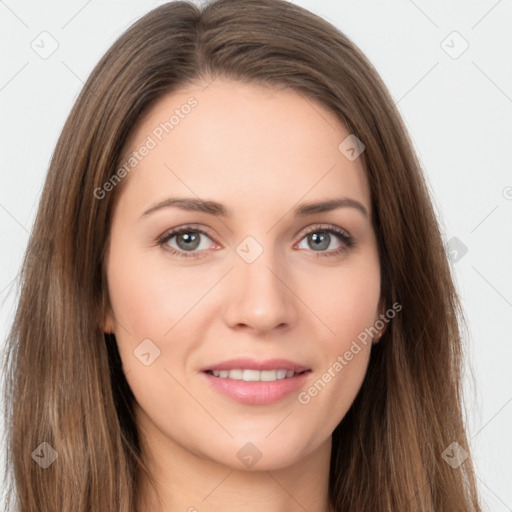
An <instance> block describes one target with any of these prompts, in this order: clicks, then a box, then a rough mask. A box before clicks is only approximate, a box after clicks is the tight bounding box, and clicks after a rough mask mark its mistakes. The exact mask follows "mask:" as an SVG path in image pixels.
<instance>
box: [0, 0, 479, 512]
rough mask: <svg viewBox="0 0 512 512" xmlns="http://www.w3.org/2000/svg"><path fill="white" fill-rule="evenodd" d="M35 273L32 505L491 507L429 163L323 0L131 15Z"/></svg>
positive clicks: (80, 125) (69, 132)
mask: <svg viewBox="0 0 512 512" xmlns="http://www.w3.org/2000/svg"><path fill="white" fill-rule="evenodd" d="M21 284H22V289H21V297H20V301H19V305H18V309H17V313H16V317H15V321H14V324H13V327H12V331H11V334H10V338H9V346H8V352H7V354H8V359H7V361H6V363H7V370H8V371H7V372H6V396H7V399H8V401H9V404H10V410H9V411H8V413H9V414H8V423H7V429H8V452H7V454H8V459H7V463H8V468H9V470H10V471H11V476H12V487H13V493H12V494H13V500H14V501H15V504H16V506H17V508H16V509H15V510H19V511H20V512H28V511H35V510H41V509H45V510H48V511H53V510H55V511H57V510H58V511H68V510H69V511H71V510H72V511H85V510H102V511H131V510H133V511H135V510H137V511H146V510H152V511H153V510H155V511H164V510H189V511H193V510H198V511H203V510H223V511H229V510H234V509H236V510H265V511H269V512H274V511H283V510H286V511H291V510H311V511H313V510H318V511H322V512H324V511H357V510H373V511H391V510H392V511H398V510H400V511H418V510H422V511H435V512H438V511H450V512H453V511H454V510H461V511H462V510H463V511H479V510H481V508H480V505H479V500H478V496H477V491H476V485H475V476H474V473H473V468H472V463H471V457H470V456H469V453H468V451H469V450H468V446H467V439H466V434H465V429H464V424H463V420H462V411H461V382H460V367H461V362H462V361H461V353H462V349H461V340H460V334H459V324H458V318H459V317H460V313H461V312H460V306H459V303H458V299H457V295H456V292H455V289H454V286H453V282H452V278H451V275H450V271H449V265H448V263H447V259H446V255H445V252H444V249H443V244H442V239H441V235H440V232H439V228H438V225H437V221H436V217H435V214H434V211H433V208H432V205H431V202H430V199H429V196H428V192H427V187H426V186H425V182H424V179H423V176H422V173H421V169H420V165H419V163H418V161H417V159H416V156H415V155H414V152H413V150H412V146H411V143H410V141H409V138H408V136H407V133H406V130H405V127H404V125H403V123H402V121H401V119H400V116H399V114H398V112H397V110H396V107H395V106H394V104H393V102H392V99H391V97H390V95H389V93H388V92H387V90H386V88H385V86H384V85H383V83H382V81H381V79H380V78H379V76H378V74H377V72H376V71H375V69H374V68H373V67H372V66H371V64H370V63H369V62H368V61H367V59H366V58H365V57H364V56H363V55H362V54H361V52H360V51H359V50H358V49H357V48H356V47H355V46H354V44H353V43H352V42H350V41H349V40H348V39H347V38H346V37H345V36H344V35H343V34H341V33H340V32H339V31H338V30H337V29H335V28H334V27H333V26H332V25H330V24H328V23H327V22H326V21H324V20H322V19H320V18H318V17H316V16H314V15H313V14H311V13H309V12H307V11H305V10H304V9H301V8H299V7H297V6H294V5H293V4H291V3H288V2H284V1H280V0H277V1H276V0H272V1H271V0H249V1H234V0H218V1H215V2H212V3H210V4H207V5H205V6H204V7H202V8H198V7H195V6H194V5H192V4H190V3H186V2H172V3H168V4H165V5H163V6H161V7H158V8H157V9H155V10H153V11H151V12H150V13H149V14H147V15H146V16H144V17H143V18H142V19H141V20H139V21H138V22H137V23H135V24H134V25H133V26H132V27H131V28H130V29H128V30H127V32H126V33H125V34H123V35H122V36H121V37H120V38H119V40H118V41H116V43H115V44H114V45H113V46H112V48H111V49H110V50H109V51H108V52H107V53H106V55H105V56H104V57H103V58H102V59H101V61H100V62H99V63H98V65H97V66H96V68H95V69H94V70H93V72H92V74H91V76H90V78H89V79H88V81H87V83H86V84H85V86H84V89H83V91H82V92H81V94H80V96H79V98H78V99H77V101H76V104H75V106H74V108H73V110H72V112H71V114H70V116H69V118H68V120H67V122H66V125H65V127H64V129H63V131H62V134H61V137H60V139H59V141H58V144H57V147H56V149H55V153H54V156H53V159H52V162H51V165H50V169H49V173H48V177H47V180H46V184H45V188H44V191H43V195H42V198H41V203H40V207H39V211H38V215H37V219H36V222H35V226H34V229H33V231H32V236H31V239H30V241H29V245H28V248H27V253H26V257H25V261H24V266H23V273H22V282H21Z"/></svg>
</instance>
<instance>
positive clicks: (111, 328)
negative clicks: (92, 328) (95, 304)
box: [100, 311, 115, 334]
mask: <svg viewBox="0 0 512 512" xmlns="http://www.w3.org/2000/svg"><path fill="white" fill-rule="evenodd" d="M100 328H101V330H102V331H103V332H104V333H107V334H111V333H114V332H115V322H114V317H113V315H112V313H111V312H110V311H109V312H107V313H106V315H105V318H104V319H103V321H102V322H100Z"/></svg>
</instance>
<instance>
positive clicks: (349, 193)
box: [104, 79, 382, 512]
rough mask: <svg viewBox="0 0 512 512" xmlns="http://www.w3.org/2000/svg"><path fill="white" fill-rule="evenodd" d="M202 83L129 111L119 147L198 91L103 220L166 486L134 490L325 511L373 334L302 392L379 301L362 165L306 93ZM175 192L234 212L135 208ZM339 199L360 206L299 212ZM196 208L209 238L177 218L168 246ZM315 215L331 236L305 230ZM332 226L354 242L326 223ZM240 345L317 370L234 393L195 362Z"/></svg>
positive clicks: (149, 438) (119, 312) (212, 504)
mask: <svg viewBox="0 0 512 512" xmlns="http://www.w3.org/2000/svg"><path fill="white" fill-rule="evenodd" d="M205 85H206V84H197V85H194V86H192V85H190V86H187V87H186V88H183V89H181V90H179V91H177V92H174V93H173V94H171V95H167V96H165V97H163V98H161V99H160V100H159V101H158V102H157V103H156V104H155V105H154V106H153V108H152V109H151V110H150V111H149V112H148V113H147V114H146V115H145V117H144V118H143V119H142V121H141V122H140V123H139V124H138V125H137V126H136V127H134V133H133V136H132V138H130V144H129V146H130V147H129V148H128V150H127V153H131V152H132V151H134V150H136V149H137V148H140V147H141V146H142V145H143V144H144V143H145V141H146V140H147V137H148V135H151V134H152V132H153V130H154V129H155V127H157V126H159V124H160V123H162V122H164V121H166V120H168V119H169V116H170V114H171V113H172V112H173V111H174V110H175V109H177V108H178V109H179V108H180V106H182V105H184V104H186V103H187V100H188V98H190V97H191V96H194V97H195V98H196V99H197V101H198V104H197V106H196V107H195V108H193V109H192V110H191V111H190V113H189V114H188V115H186V116H184V117H183V118H181V119H180V120H179V124H177V125H176V126H175V127H174V129H173V130H172V131H171V132H170V133H168V134H166V135H165V136H164V137H163V138H162V140H161V141H158V144H157V145H156V147H154V148H153V149H151V151H149V153H148V154H147V155H146V156H145V157H144V158H143V159H142V161H141V162H140V163H139V164H138V165H137V166H136V167H135V168H134V169H133V170H132V171H131V173H130V174H129V176H128V177H126V178H125V180H126V182H125V183H123V187H124V188H123V189H122V193H121V194H120V197H119V198H118V200H119V201H118V203H117V207H116V209H115V211H114V216H113V223H112V228H111V239H110V243H109V247H108V257H107V276H108V288H109V296H110V302H111V305H112V310H111V311H110V312H109V314H108V316H107V319H106V322H105V325H104V328H105V330H106V331H110V332H114V333H115V336H116V339H117V343H118V346H119V352H120V355H121V359H122V362H123V369H124V372H125V374H126V378H127V381H128V383H129V385H130V387H131V389H132V391H133V393H134V395H135V398H136V418H137V423H138V427H139V430H140V432H141V442H142V447H143V453H144V458H145V460H146V462H147V464H148V466H149V467H150V469H151V472H152V474H153V475H154V477H155V478H156V480H157V483H158V489H157V491H154V490H153V489H152V488H150V487H149V486H148V485H146V482H144V481H143V482H142V483H141V486H140V493H139V503H140V504H147V507H146V508H144V507H143V506H142V505H141V510H143V511H145V510H156V511H161V512H170V511H189V512H193V511H194V510H197V511H198V512H206V511H218V510H222V511H225V512H230V511H235V510H236V511H237V512H241V511H247V512H248V511H254V510H264V511H266V512H295V511H304V510H307V511H309V512H314V511H315V512H316V511H318V512H327V511H329V509H330V508H329V503H328V478H329V460H330V450H331V434H332V431H333V430H334V428H335V427H336V426H337V425H338V423H339V422H340V421H341V419H342V418H343V417H344V415H345V414H346V412H347V410H348V409H349V407H350V405H351V404H352V402H353V400H354V398H355V397H356V395H357V393H358V391H359V389H360V386H361V384H362V381H363V378H364V375H365V373H366V369H367V365H368V360H369V355H370V351H371V342H370V343H368V344H366V345H362V348H361V350H360V351H359V352H358V353H357V354H356V355H354V357H353V359H351V361H350V362H349V363H348V364H346V366H344V367H343V369H342V371H340V372H337V373H334V375H335V376H332V374H331V377H332V378H331V379H330V381H329V382H328V383H327V384H326V385H325V387H324V388H323V389H322V390H321V391H320V392H318V393H317V394H316V395H315V396H312V397H311V396H310V401H309V402H308V403H307V404H305V403H301V402H300V401H299V400H298V395H299V392H304V391H307V390H308V389H309V388H311V386H313V384H314V383H315V382H316V381H318V379H321V378H322V375H323V374H324V373H325V372H326V371H327V369H328V368H330V367H331V368H332V366H333V363H335V361H336V360H337V358H338V356H339V355H340V354H344V353H345V352H346V351H347V350H348V349H349V347H350V345H351V343H352V341H353V340H354V339H356V337H357V335H358V334H359V333H361V332H362V331H363V330H364V329H365V328H367V327H368V326H371V325H373V324H374V323H375V321H376V320H377V319H378V318H379V314H380V313H381V312H382V310H380V309H379V298H380V268H379V259H378V252H377V242H376V237H375V233H374V230H373V227H372V224H371V220H370V219H371V199H370V192H369V187H368V183H367V181H366V180H367V179H366V175H365V172H364V169H363V164H362V161H361V158H357V159H356V160H354V161H350V160H349V159H347V158H346V157H345V156H344V155H343V154H342V153H341V152H340V151H339V150H338V145H339V144H340V142H341V141H343V140H344V139H345V138H346V137H347V136H348V135H349V132H348V131H347V129H346V127H345V126H344V125H343V124H342V123H341V122H340V121H339V120H338V119H337V118H336V117H335V115H334V114H333V113H331V112H330V111H328V110H326V109H325V108H324V107H322V106H321V105H319V104H318V103H315V102H314V101H312V100H310V99H306V98H305V97H304V96H302V95H300V94H298V93H297V92H294V91H291V90H289V89H287V90H277V89H269V88H264V87H262V86H261V85H255V84H250V85H248V84H241V83H237V82H232V81H227V80H224V79H216V80H214V81H213V82H212V83H211V84H210V85H209V86H208V87H206V88H205ZM153 138H155V137H153ZM171 197H173V198H176V197H179V198H184V197H187V198H194V199H198V198H200V199H202V200H208V201H216V202H218V203H221V204H222V205H224V207H225V209H226V210H227V212H228V213H230V215H229V216H226V217H221V216H216V215H213V214H210V213H206V212H200V211H186V210H184V209H180V208H179V207H178V206H176V205H174V206H168V207H162V208H159V209H156V210H154V211H153V212H152V213H149V214H147V215H143V213H144V212H145V211H147V210H148V209H149V208H151V207H152V206H154V205H155V204H156V203H159V202H161V201H164V200H166V199H168V198H171ZM339 198H350V199H352V200H353V201H354V202H355V201H357V202H358V203H359V204H360V205H362V206H363V209H364V210H366V213H363V211H362V210H361V209H360V208H359V207H354V206H353V205H352V206H351V205H345V206H343V207H339V208H336V209H332V210H329V211H324V212H317V213H314V214H312V215H308V216H296V215H295V214H294V210H295V209H296V208H297V207H298V206H299V205H301V204H303V203H312V202H320V201H325V200H327V199H339ZM354 204H355V203H354ZM188 224H194V229H196V230H197V229H198V228H199V229H201V230H204V231H206V232H207V234H206V235H204V234H200V233H198V232H197V231H194V229H189V230H188V233H190V234H191V235H195V236H196V237H197V238H199V240H200V243H199V244H197V243H196V244H195V245H194V244H191V243H190V238H188V239H186V237H183V235H181V236H180V235H175V236H173V237H172V238H170V239H168V240H167V241H165V243H164V244H163V245H162V246H159V245H158V240H159V239H160V238H161V236H162V235H164V234H166V233H168V232H169V231H170V230H171V229H173V228H180V227H182V226H184V225H188ZM316 225H319V227H318V228H317V229H314V230H313V231H312V233H317V240H318V237H322V234H323V237H324V238H323V239H322V240H324V241H325V243H324V242H322V243H319V242H318V241H317V242H316V243H317V245H315V241H314V240H312V236H313V235H312V233H309V234H308V233H305V230H306V228H309V227H314V226H316ZM330 226H334V227H337V228H339V229H341V230H342V233H345V234H349V235H350V237H351V239H352V240H353V242H354V245H353V246H350V245H348V244H347V243H346V239H342V238H339V237H338V236H337V235H336V234H335V233H327V234H325V233H326V232H325V229H327V228H329V227H330ZM249 236H250V237H252V239H254V240H255V241H257V244H259V247H261V249H262V252H261V254H260V255H259V256H258V257H257V258H256V259H255V260H254V261H252V262H250V263H249V262H248V261H247V260H246V259H244V257H242V256H241V254H242V255H243V254H244V252H243V251H242V252H237V248H239V246H240V244H241V242H243V241H244V240H245V238H246V237H249ZM197 238H196V239H195V240H197ZM252 239H251V240H252ZM251 243H253V242H251ZM187 244H188V245H187ZM192 246H193V249H191V250H190V251H189V252H187V249H190V247H192ZM165 247H167V248H169V249H171V250H172V249H174V250H176V251H178V252H180V253H181V254H185V256H186V255H187V254H191V253H195V254H196V255H198V254H200V256H201V257H198V258H193V257H188V258H186V257H184V256H178V255H176V254H171V253H170V252H169V251H166V250H165ZM242 247H243V248H244V249H245V251H247V250H249V253H251V252H252V254H254V251H256V250H257V249H256V248H255V247H257V246H255V245H245V246H244V245H243V244H242ZM340 248H341V249H342V250H341V252H339V253H338V254H335V251H337V250H338V249H340ZM146 339H149V340H151V342H150V343H151V345H145V347H146V349H145V351H146V352H148V350H149V351H150V353H151V354H153V353H154V350H155V349H154V348H152V347H158V349H159V350H160V355H159V356H158V357H157V358H156V359H154V361H153V362H152V363H151V364H149V365H147V366H146V365H145V364H143V363H142V362H141V360H140V359H139V358H138V357H136V356H135V355H134V350H135V351H136V349H137V347H138V346H139V345H140V344H141V342H142V341H143V340H146ZM370 341H371V340H370ZM146 343H147V342H146ZM147 347H150V348H147ZM152 351H153V352H152ZM136 352H137V351H136ZM235 357H248V358H252V359H257V360H267V359H272V358H280V359H289V360H291V361H294V362H298V363H300V364H302V365H304V366H305V367H307V368H308V369H309V370H310V371H309V372H308V373H307V374H305V378H304V380H303V384H302V385H301V387H300V388H299V389H298V390H296V391H295V392H293V393H291V394H289V395H287V396H285V397H284V398H282V399H280V400H278V401H277V402H274V403H269V404H262V405H258V404H247V403H240V402H239V401H237V400H235V399H233V398H232V397H229V396H226V395H224V394H222V393H220V392H219V391H218V390H217V389H216V388H214V387H213V386H212V385H210V382H209V379H210V378H215V377H209V378H205V377H206V376H205V374H204V372H202V370H201V369H203V368H204V367H205V366H208V365H209V364H213V363H218V362H221V361H225V360H228V359H232V358H235ZM247 443H251V446H254V447H256V449H257V451H258V452H259V454H260V455H261V457H260V458H259V459H258V460H257V462H256V463H254V464H253V465H252V466H250V467H249V466H248V465H247V464H244V463H243V462H242V459H241V457H240V454H239V451H240V450H241V449H242V450H244V449H245V450H248V449H249V448H247V447H246V445H247ZM244 447H245V448H244ZM249 450H254V448H250V449H249ZM244 453H246V452H244V451H242V455H243V454H244ZM251 453H252V454H254V451H253V452H251ZM157 499H158V500H159V501H158V504H157Z"/></svg>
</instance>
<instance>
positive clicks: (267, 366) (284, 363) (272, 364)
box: [201, 357, 309, 373]
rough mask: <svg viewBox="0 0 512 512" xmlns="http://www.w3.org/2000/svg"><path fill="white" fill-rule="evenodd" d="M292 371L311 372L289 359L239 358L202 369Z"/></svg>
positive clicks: (203, 370)
mask: <svg viewBox="0 0 512 512" xmlns="http://www.w3.org/2000/svg"><path fill="white" fill-rule="evenodd" d="M237 369H244V370H245V369H246V370H259V371H264V370H291V371H294V372H295V373H301V372H303V371H305V370H309V368H308V367H307V366H303V365H301V364H299V363H295V362H293V361H290V360H289V359H266V360H264V361H261V360H257V359H250V358H245V357H242V358H237V359H229V360H228V361H223V362H221V363H216V364H212V365H209V366H205V367H204V368H201V371H202V372H205V371H208V370H215V371H222V370H237Z"/></svg>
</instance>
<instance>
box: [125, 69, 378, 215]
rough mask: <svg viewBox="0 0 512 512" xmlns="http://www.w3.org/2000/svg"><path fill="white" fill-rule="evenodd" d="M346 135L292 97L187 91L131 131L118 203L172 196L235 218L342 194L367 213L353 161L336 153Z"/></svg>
mask: <svg viewBox="0 0 512 512" xmlns="http://www.w3.org/2000/svg"><path fill="white" fill-rule="evenodd" d="M349 135H350V133H349V132H348V130H347V128H346V126H345V125H344V124H343V123H342V122H341V121H340V120H339V119H338V117H337V116H336V115H335V114H334V113H333V112H331V111H329V110H328V109H326V108H325V107H323V106H322V105H320V104H319V103H317V102H315V101H314V100H312V99H310V98H309V97H306V96H304V95H303V94H301V93H299V92H296V91H294V90H291V89H276V88H270V87H266V86H262V85H259V84H247V83H241V82H235V81H229V80H221V79H216V80H214V81H213V82H212V83H210V84H209V85H208V84H197V85H190V86H187V87H184V88H182V89H180V90H178V91H176V92H173V93H172V94H168V95H166V96H164V97H162V98H160V99H159V100H158V102H157V103H155V104H154V105H153V107H152V108H151V109H150V111H149V112H148V113H147V114H146V115H145V116H144V118H143V119H142V120H141V121H140V122H139V123H138V125H137V126H136V127H135V128H134V131H133V133H132V135H131V137H130V141H129V144H128V145H127V147H126V148H125V151H124V155H123V159H122V160H124V163H127V162H128V160H129V159H130V158H131V161H132V164H133V165H130V166H129V167H130V172H129V175H128V178H127V183H125V184H124V185H125V187H123V188H124V190H123V193H122V196H125V197H124V200H125V201H129V202H130V203H131V205H132V206H133V207H134V208H135V207H138V208H140V207H141V206H142V205H146V204H147V203H148V202H154V201H155V200H159V199H162V200H163V199H165V197H166V196H168V195H173V196H176V195H180V194H181V195H186V196H188V197H190V196H194V195H195V196H198V197H201V198H214V199H215V200H217V201H219V202H222V203H226V204H229V205H232V207H233V209H234V210H236V209H237V207H239V208H242V207H244V208H249V207H251V208H256V207H258V205H261V204H263V203H265V204H269V205H270V204H272V205H284V204H286V205H288V206H290V207H291V206H292V205H293V204H295V203H297V202H299V201H300V200H304V201H309V200H313V199H318V198H331V197H340V196H348V197H352V198H354V199H357V200H359V201H361V202H362V203H363V204H365V206H366V207H367V209H368V211H370V210H371V204H370V195H369V187H368V184H367V178H366V173H365V171H364V168H363V164H362V160H361V159H360V158H358V159H356V160H354V161H351V160H349V159H348V158H347V157H346V156H345V154H344V153H342V152H341V151H340V149H339V145H340V143H342V142H343V141H344V140H345V139H346V138H347V137H348V136H349ZM144 148H146V149H144ZM135 153H137V156H136V157H135V156H134V155H135ZM134 158H135V159H136V161H135V160H133V159H134ZM213 196H215V197H213ZM121 200H123V197H121Z"/></svg>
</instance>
